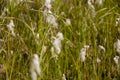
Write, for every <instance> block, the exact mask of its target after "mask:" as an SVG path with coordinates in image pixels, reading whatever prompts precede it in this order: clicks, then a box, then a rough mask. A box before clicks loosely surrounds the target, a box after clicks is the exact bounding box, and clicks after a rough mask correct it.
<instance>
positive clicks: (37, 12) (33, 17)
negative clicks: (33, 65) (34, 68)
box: [0, 0, 120, 80]
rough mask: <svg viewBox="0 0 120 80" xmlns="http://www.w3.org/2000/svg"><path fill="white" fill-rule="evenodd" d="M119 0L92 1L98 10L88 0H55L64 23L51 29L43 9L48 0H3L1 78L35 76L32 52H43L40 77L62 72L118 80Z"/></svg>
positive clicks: (50, 78)
mask: <svg viewBox="0 0 120 80" xmlns="http://www.w3.org/2000/svg"><path fill="white" fill-rule="evenodd" d="M10 1H11V2H10ZM119 3H120V2H119V0H105V1H104V2H103V3H102V5H101V6H99V5H96V4H94V3H93V5H94V7H95V13H96V15H95V16H93V12H92V10H91V8H90V7H89V5H88V4H87V0H55V1H54V2H52V3H51V5H52V8H51V11H52V13H53V15H54V16H55V18H56V20H57V23H58V26H59V28H58V30H54V29H52V31H53V32H50V30H51V26H52V25H50V24H48V23H46V22H45V19H44V16H43V13H42V9H43V5H44V1H43V0H23V1H21V2H18V0H0V65H3V67H0V79H1V80H30V72H29V68H30V59H31V56H32V55H33V54H39V55H40V66H41V75H40V76H38V80H62V76H63V74H64V75H65V77H66V80H119V79H120V68H119V67H118V66H119V65H120V64H118V65H117V64H115V62H114V59H113V58H114V57H115V56H116V55H117V56H120V54H119V53H117V52H116V50H115V49H114V42H115V41H117V39H120V35H119V34H120V31H119V29H120V26H119V25H118V26H116V18H119V17H120V4H119ZM5 8H6V9H7V10H8V11H7V10H5ZM3 12H4V15H2V14H3ZM66 19H70V21H71V25H67V24H66ZM10 20H13V22H14V25H15V26H14V33H15V36H13V35H12V33H11V31H10V30H9V29H8V28H7V25H8V24H9V22H10ZM58 31H60V32H62V33H63V36H64V40H63V41H62V48H61V52H60V54H59V56H58V60H56V59H55V58H53V57H52V53H51V47H52V43H51V41H50V40H51V36H55V35H56V33H57V32H58ZM37 35H39V37H37ZM84 45H89V46H90V47H89V49H88V51H87V55H86V60H85V61H84V62H81V58H80V55H79V53H80V50H81V49H82V48H83V47H84ZM99 45H102V46H104V48H105V52H104V51H103V50H99V47H98V46H99ZM44 46H46V48H47V49H46V51H45V52H44V51H43V49H44ZM97 58H99V59H100V60H101V62H100V63H97V61H96V60H97Z"/></svg>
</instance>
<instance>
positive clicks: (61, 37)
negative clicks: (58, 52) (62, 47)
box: [57, 32, 64, 40]
mask: <svg viewBox="0 0 120 80" xmlns="http://www.w3.org/2000/svg"><path fill="white" fill-rule="evenodd" d="M57 38H58V39H59V40H63V39H64V38H63V34H62V33H61V32H58V33H57Z"/></svg>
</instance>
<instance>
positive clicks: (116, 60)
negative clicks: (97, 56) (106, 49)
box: [113, 56, 119, 64]
mask: <svg viewBox="0 0 120 80" xmlns="http://www.w3.org/2000/svg"><path fill="white" fill-rule="evenodd" d="M113 60H114V61H115V63H116V64H118V62H119V56H115V57H114V58H113Z"/></svg>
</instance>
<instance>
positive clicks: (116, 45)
mask: <svg viewBox="0 0 120 80" xmlns="http://www.w3.org/2000/svg"><path fill="white" fill-rule="evenodd" d="M114 48H115V49H116V51H117V52H118V53H119V54H120V40H119V39H118V40H117V41H116V42H115V43H114Z"/></svg>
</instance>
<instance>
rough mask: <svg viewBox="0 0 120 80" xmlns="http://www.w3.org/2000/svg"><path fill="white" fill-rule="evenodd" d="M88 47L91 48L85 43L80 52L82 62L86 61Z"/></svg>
mask: <svg viewBox="0 0 120 80" xmlns="http://www.w3.org/2000/svg"><path fill="white" fill-rule="evenodd" d="M88 49H89V45H85V46H84V47H83V48H82V49H81V51H80V53H79V54H80V57H81V61H82V62H84V61H85V60H86V52H87V50H88Z"/></svg>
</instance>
